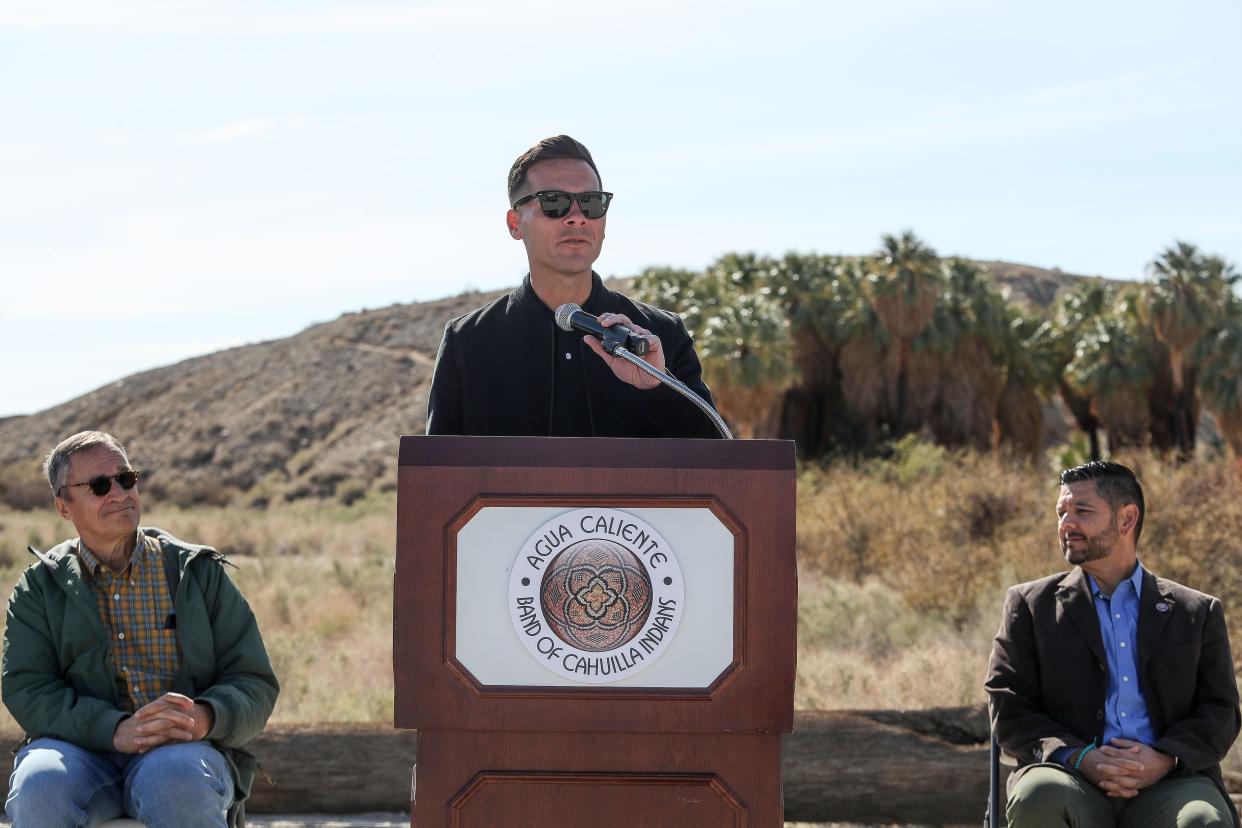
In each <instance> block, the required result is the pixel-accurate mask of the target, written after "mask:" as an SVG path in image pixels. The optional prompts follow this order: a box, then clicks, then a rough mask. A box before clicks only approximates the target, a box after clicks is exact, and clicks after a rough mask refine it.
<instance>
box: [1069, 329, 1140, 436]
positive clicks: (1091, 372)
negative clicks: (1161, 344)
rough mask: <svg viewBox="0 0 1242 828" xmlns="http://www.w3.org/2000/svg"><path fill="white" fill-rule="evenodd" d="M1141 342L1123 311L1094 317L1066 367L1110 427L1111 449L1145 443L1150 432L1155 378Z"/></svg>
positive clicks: (1076, 385) (1074, 383)
mask: <svg viewBox="0 0 1242 828" xmlns="http://www.w3.org/2000/svg"><path fill="white" fill-rule="evenodd" d="M1148 366H1149V363H1148V362H1147V360H1145V359H1144V358H1143V347H1142V342H1141V340H1140V337H1139V336H1138V334H1137V333H1136V332H1135V331H1134V330H1133V328H1132V327H1131V326H1129V325H1127V324H1126V320H1125V319H1124V318H1122V317H1121V316H1119V315H1115V314H1109V315H1107V316H1103V317H1101V318H1098V319H1096V320H1095V322H1094V324H1093V325H1092V327H1091V329H1090V330H1088V331H1087V332H1086V333H1085V334H1084V335H1083V336H1082V338H1081V339H1080V340H1079V341H1078V345H1077V348H1076V349H1075V353H1074V359H1073V360H1072V361H1071V362H1070V364H1069V365H1068V366H1067V368H1066V374H1067V377H1068V380H1069V382H1070V384H1071V385H1072V386H1073V387H1074V388H1075V389H1077V390H1078V391H1080V392H1081V393H1082V394H1084V395H1085V396H1087V397H1089V398H1090V399H1091V401H1092V411H1093V412H1094V413H1095V415H1096V416H1097V417H1098V418H1099V419H1100V421H1101V422H1102V423H1103V425H1104V428H1105V429H1106V430H1107V431H1108V447H1109V450H1110V451H1113V452H1115V451H1117V450H1118V449H1121V448H1125V447H1128V446H1137V445H1141V444H1142V443H1143V440H1144V437H1145V436H1146V434H1147V426H1148V413H1147V405H1146V401H1147V392H1148V386H1149V384H1150V382H1151V371H1150V368H1149V367H1148Z"/></svg>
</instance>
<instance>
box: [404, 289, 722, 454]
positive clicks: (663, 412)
mask: <svg viewBox="0 0 1242 828" xmlns="http://www.w3.org/2000/svg"><path fill="white" fill-rule="evenodd" d="M591 282H592V287H591V295H590V298H588V299H587V301H586V303H585V304H584V305H583V310H585V311H586V312H588V313H591V314H594V315H596V316H598V315H600V314H602V313H608V312H611V313H620V314H625V315H626V316H628V317H629V318H630V319H631V320H633V321H634V323H635V324H636V325H639V326H641V327H644V328H647V329H648V330H650V331H651V332H652V333H654V334H655V335H656V336H658V337H660V343H661V347H662V348H663V349H664V358H665V362H666V366H667V368H668V371H669V372H670V373H671V374H672V375H673V376H675V377H676V378H677V379H679V380H681V381H682V382H684V383H685V384H686V385H688V386H689V387H690V388H691V389H692V390H694V391H695V392H697V393H698V394H699V396H701V397H702V398H703V399H705V400H707V401H708V402H709V403H711V402H712V397H711V392H710V391H708V390H707V386H706V385H704V384H703V377H702V368H701V367H700V365H699V358H698V356H696V355H695V353H694V342H693V341H692V340H691V339H690V335H689V333H687V332H686V328H685V325H684V324H683V323H682V321H681V318H680V317H678V316H677V315H676V314H673V313H669V312H668V311H662V310H660V309H659V308H654V307H652V306H651V305H647V304H644V303H642V302H635V301H633V300H632V299H629V298H627V297H626V296H623V295H622V294H620V293H616V292H615V291H611V290H609V289H607V288H606V287H604V284H603V282H602V281H601V280H600V278H599V276H598V275H596V274H594V273H592V274H591ZM555 325H556V322H555V320H554V318H553V313H552V311H551V310H550V309H549V308H548V306H547V305H545V304H544V303H543V302H542V301H541V300H540V299H539V297H538V296H537V295H536V294H535V291H534V289H533V288H532V287H531V284H530V277H529V276H527V277H526V279H525V280H524V281H523V282H522V285H521V286H520V287H518V288H517V289H516V290H514V291H513V292H512V293H510V294H509V295H508V296H502V297H501V298H499V299H497V300H495V301H494V302H491V303H490V304H487V305H484V306H483V307H481V308H478V309H476V310H473V311H471V312H470V313H468V314H466V315H465V316H462V317H459V318H457V319H454V320H452V321H450V322H449V323H448V325H446V326H445V328H444V339H443V340H442V341H441V342H440V352H439V354H438V355H437V357H436V368H435V374H434V376H433V378H432V381H431V394H430V396H429V397H428V400H427V433H428V434H473V435H511V436H519V435H520V436H548V435H549V431H550V430H551V423H552V399H553V387H552V383H553V373H554V370H555V369H554V361H555V358H556V357H555V352H554V351H555V344H556V338H555ZM581 351H582V355H581V359H582V366H583V369H584V371H585V372H586V390H587V404H588V412H587V413H588V416H589V418H590V422H591V425H592V430H593V432H594V434H595V436H597V437H718V436H719V434H718V433H717V431H716V429H715V427H714V426H713V425H712V423H711V421H710V420H708V418H707V417H706V416H705V415H704V414H703V412H701V411H699V410H698V408H696V407H695V406H694V404H692V403H691V402H690V401H688V400H686V399H684V398H682V397H681V396H680V395H679V394H677V393H676V392H675V391H673V390H671V389H669V388H666V387H664V386H663V385H661V386H659V387H657V388H653V389H650V390H645V391H644V390H639V389H637V388H635V387H634V386H632V385H629V384H627V383H624V382H622V381H621V380H619V379H617V377H616V376H615V375H614V374H613V373H612V369H610V368H609V367H608V366H607V364H605V362H604V361H603V360H602V359H600V358H599V357H598V356H596V355H595V354H593V353H591V352H590V351H589V350H588V349H587V348H586V346H582V347H581ZM713 405H714V403H713Z"/></svg>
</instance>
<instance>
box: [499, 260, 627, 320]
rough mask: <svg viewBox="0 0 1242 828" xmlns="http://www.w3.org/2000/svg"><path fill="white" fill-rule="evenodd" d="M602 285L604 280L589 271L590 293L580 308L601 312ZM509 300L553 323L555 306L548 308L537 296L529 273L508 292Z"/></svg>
mask: <svg viewBox="0 0 1242 828" xmlns="http://www.w3.org/2000/svg"><path fill="white" fill-rule="evenodd" d="M607 290H608V289H607V288H605V287H604V280H603V279H601V278H600V276H599V274H598V273H596V272H595V271H594V270H592V271H591V294H590V295H589V296H587V300H586V302H585V303H584V304H583V305H582V309H583V310H584V311H586V312H587V313H591V314H594V315H596V316H599V315H600V313H602V312H603V310H604V308H603V301H604V294H605V293H606V292H607ZM509 301H510V303H512V304H513V305H514V306H515V307H519V308H522V309H523V310H525V311H526V312H528V313H531V314H534V315H535V316H536V317H539V318H546V319H547V322H548V324H549V325H552V324H555V321H554V319H555V314H556V308H549V307H548V306H547V305H545V304H544V303H543V300H542V299H540V298H539V294H537V293H535V287H534V285H532V284H531V283H530V274H529V273H527V274H526V278H524V279H522V284H520V285H518V286H517V287H516V288H515V289H514V290H513V292H512V293H510V294H509Z"/></svg>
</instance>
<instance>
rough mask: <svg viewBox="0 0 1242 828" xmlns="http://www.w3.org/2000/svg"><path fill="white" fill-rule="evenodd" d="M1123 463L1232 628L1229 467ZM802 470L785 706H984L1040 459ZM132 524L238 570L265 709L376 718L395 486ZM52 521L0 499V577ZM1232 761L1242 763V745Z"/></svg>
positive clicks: (1236, 542)
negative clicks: (206, 546)
mask: <svg viewBox="0 0 1242 828" xmlns="http://www.w3.org/2000/svg"><path fill="white" fill-rule="evenodd" d="M1128 462H1129V463H1130V464H1131V465H1133V466H1134V467H1136V468H1137V469H1138V470H1139V472H1140V475H1141V476H1142V477H1143V479H1144V481H1145V484H1146V487H1147V493H1148V504H1149V507H1148V516H1147V524H1146V528H1145V529H1144V534H1143V543H1142V550H1143V559H1144V562H1145V563H1146V564H1147V565H1148V566H1150V567H1151V568H1152V569H1154V570H1155V571H1157V572H1159V573H1161V574H1163V575H1166V576H1169V577H1172V578H1175V579H1177V580H1180V581H1182V582H1184V583H1187V584H1189V585H1191V586H1196V587H1199V588H1201V589H1204V590H1205V591H1209V592H1212V593H1214V594H1216V595H1219V596H1221V597H1222V599H1223V600H1224V601H1225V604H1226V608H1227V611H1228V614H1229V617H1230V621H1231V622H1232V623H1231V627H1232V628H1233V629H1234V630H1235V641H1236V640H1238V639H1237V636H1238V635H1240V633H1238V632H1237V631H1238V630H1242V474H1240V473H1239V471H1238V469H1237V468H1236V467H1234V466H1232V465H1229V464H1225V463H1210V462H1206V461H1202V462H1195V463H1189V464H1185V465H1180V466H1179V465H1173V464H1170V463H1166V462H1164V461H1162V460H1160V459H1158V458H1155V457H1152V456H1149V455H1142V456H1135V457H1131V458H1128ZM799 474H800V477H799V485H798V541H797V543H798V555H799V560H800V570H801V595H800V600H799V628H800V634H799V653H798V667H799V669H798V679H797V685H796V703H797V706H798V707H799V708H801V709H810V708H819V709H832V708H836V709H851V708H877V707H891V708H919V707H939V706H950V705H960V704H973V703H980V702H982V701H983V700H984V697H983V691H982V687H981V685H982V681H983V675H984V671H985V669H986V660H987V653H988V650H989V648H990V645H991V638H992V636H993V634H994V633H995V631H996V627H997V624H998V623H999V618H1000V601H1001V599H1002V597H1003V595H1004V589H1005V587H1006V586H1008V585H1009V584H1013V583H1016V582H1018V581H1022V580H1026V579H1030V578H1035V577H1038V576H1041V575H1044V574H1047V573H1049V572H1053V571H1055V570H1057V569H1058V568H1060V567H1061V566H1062V565H1063V564H1062V562H1061V559H1060V556H1059V554H1058V550H1057V548H1056V544H1055V542H1054V532H1055V519H1054V517H1053V506H1054V503H1055V499H1056V491H1057V489H1056V485H1055V474H1054V472H1053V470H1052V469H1051V467H1050V466H1049V467H1042V468H1033V467H1031V466H1029V465H1026V464H1022V463H1016V462H1010V461H1007V460H1004V459H1003V458H1001V457H999V456H997V455H976V454H970V453H965V454H954V453H950V452H946V451H945V450H943V449H939V448H936V447H933V446H928V445H925V444H921V443H917V442H914V441H907V442H905V443H903V444H901V445H900V446H899V447H898V448H897V451H896V454H895V456H894V457H893V458H891V459H889V460H888V461H885V462H878V461H877V462H869V463H862V464H858V465H850V464H845V463H839V464H836V465H833V466H829V467H820V466H815V467H807V468H803V469H802V470H801V471H800V473H799ZM144 522H146V523H149V524H151V525H157V526H161V527H163V528H165V529H167V530H168V531H170V532H172V533H174V534H176V535H178V536H180V537H184V538H186V539H188V540H194V541H200V542H208V543H212V544H213V545H215V546H217V547H218V548H220V549H221V550H223V551H225V552H226V553H228V554H229V555H230V556H231V557H232V558H233V559H234V560H235V562H236V563H237V564H238V566H239V569H238V570H237V571H236V572H234V577H235V578H236V579H237V581H238V583H239V584H240V586H241V588H242V590H243V592H244V593H245V594H246V596H247V597H248V599H249V600H250V602H251V604H252V606H253V607H254V610H255V614H256V615H257V616H258V618H259V623H260V627H261V629H262V631H263V636H264V639H265V640H266V642H267V644H268V648H269V650H270V651H271V654H272V658H273V660H274V662H275V664H276V668H277V671H278V673H279V675H280V678H281V681H282V684H283V687H284V689H283V692H282V693H281V696H280V700H279V702H278V703H277V707H276V713H275V720H276V721H279V722H287V723H292V722H314V721H341V722H360V721H380V722H385V721H391V720H392V707H393V701H392V641H391V636H392V592H391V585H392V572H393V549H394V545H395V538H394V533H395V515H394V498H393V497H392V496H391V495H385V494H373V495H370V496H368V497H367V498H364V499H362V500H360V501H358V502H357V503H354V504H352V505H351V506H348V507H346V506H342V505H340V504H339V503H337V502H333V501H327V502H321V503H312V502H298V503H294V504H287V505H281V506H274V507H272V508H269V509H267V510H255V509H244V508H236V507H234V508H222V507H210V508H208V507H200V508H194V509H185V510H183V509H179V508H176V507H173V506H167V505H164V506H160V505H156V506H155V507H154V508H150V509H149V510H148V514H147V515H146V516H145V521H144ZM68 529H69V527H68V526H67V525H66V524H64V523H62V521H61V520H60V519H59V518H58V517H56V516H55V515H54V514H53V513H52V512H51V510H50V509H48V510H46V511H36V512H8V511H2V510H0V580H2V581H3V582H4V583H6V584H12V583H13V582H15V581H16V579H17V577H18V575H19V574H20V571H21V569H22V568H24V567H25V566H26V564H27V563H28V562H29V561H30V560H31V559H30V558H29V556H27V555H26V554H25V552H24V551H23V550H24V549H25V546H26V544H28V543H32V544H34V545H36V546H38V547H40V548H46V547H48V546H51V545H52V544H54V543H56V542H57V541H59V540H60V539H62V538H63V537H64V536H65V535H66V533H67V530H68ZM1236 649H1237V650H1238V651H1239V652H1242V645H1238V647H1237V648H1236ZM2 715H3V717H4V718H3V719H0V725H3V724H7V723H8V722H7V714H2ZM1228 764H1229V766H1230V767H1232V768H1234V769H1236V770H1242V757H1240V756H1235V757H1232V758H1231V760H1230V762H1229V763H1228Z"/></svg>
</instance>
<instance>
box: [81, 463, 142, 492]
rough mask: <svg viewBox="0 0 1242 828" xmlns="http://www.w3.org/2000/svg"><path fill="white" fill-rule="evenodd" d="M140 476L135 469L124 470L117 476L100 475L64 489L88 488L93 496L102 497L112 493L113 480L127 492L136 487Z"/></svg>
mask: <svg viewBox="0 0 1242 828" xmlns="http://www.w3.org/2000/svg"><path fill="white" fill-rule="evenodd" d="M140 474H142V472H140V471H138V470H137V469H126V470H125V471H123V472H119V473H118V474H101V475H99V476H98V477H92V478H91V479H90V480H87V481H86V482H85V483H66V484H65V486H64V488H65V489H72V488H74V487H75V486H90V488H91V494H93V495H95V497H103V496H104V495H106V494H107V493H108V492H110V491H112V481H113V480H115V481H116V482H117V483H120V484H121V488H122V489H124V490H125V491H127V492H128V491H129V490H130V489H132V488H134V486H136V485H138V476H139V475H140Z"/></svg>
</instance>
